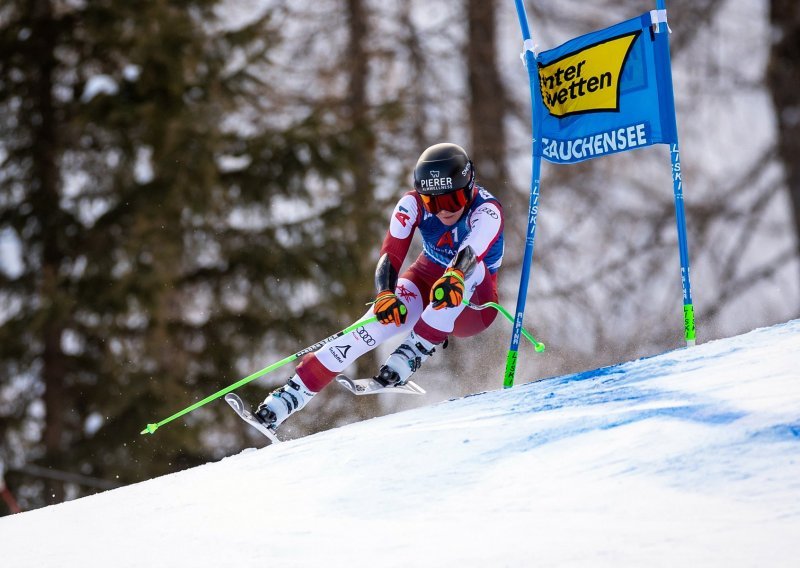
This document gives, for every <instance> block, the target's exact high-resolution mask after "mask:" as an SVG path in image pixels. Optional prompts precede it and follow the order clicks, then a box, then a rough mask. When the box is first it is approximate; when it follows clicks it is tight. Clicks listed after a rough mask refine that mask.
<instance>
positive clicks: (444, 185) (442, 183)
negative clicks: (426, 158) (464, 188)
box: [420, 170, 453, 189]
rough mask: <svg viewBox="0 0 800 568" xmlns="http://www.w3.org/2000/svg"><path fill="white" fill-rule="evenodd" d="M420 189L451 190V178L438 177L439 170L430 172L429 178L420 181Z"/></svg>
mask: <svg viewBox="0 0 800 568" xmlns="http://www.w3.org/2000/svg"><path fill="white" fill-rule="evenodd" d="M420 185H422V189H453V178H451V177H439V170H431V177H430V178H428V179H423V180H420Z"/></svg>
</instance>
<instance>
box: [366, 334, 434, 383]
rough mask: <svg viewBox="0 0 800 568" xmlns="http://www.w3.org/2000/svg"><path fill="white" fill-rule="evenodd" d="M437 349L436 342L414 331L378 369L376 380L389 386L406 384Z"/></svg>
mask: <svg viewBox="0 0 800 568" xmlns="http://www.w3.org/2000/svg"><path fill="white" fill-rule="evenodd" d="M435 350H436V345H435V344H434V343H431V342H430V341H428V340H427V339H423V338H421V337H420V336H418V335H417V334H416V333H414V332H413V331H412V332H411V333H410V334H409V335H408V337H406V338H405V340H404V341H403V343H401V344H400V345H399V346H398V347H397V349H395V350H394V352H393V353H392V354H391V355H389V358H388V359H387V360H386V363H384V364H383V365H382V366H381V368H380V369H379V370H378V374H377V375H376V376H375V380H376V381H378V382H379V383H382V384H383V385H385V386H387V387H393V386H399V385H404V384H405V383H406V382H408V379H409V378H411V375H413V374H414V372H416V371H417V369H419V368H420V367H421V366H422V363H424V362H425V360H426V359H427V358H428V357H430V356H431V355H433V352H434V351H435Z"/></svg>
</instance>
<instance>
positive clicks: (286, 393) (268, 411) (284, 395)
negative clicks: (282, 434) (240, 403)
mask: <svg viewBox="0 0 800 568" xmlns="http://www.w3.org/2000/svg"><path fill="white" fill-rule="evenodd" d="M315 394H316V393H314V392H311V391H310V390H308V387H306V385H304V384H303V381H302V379H300V377H298V376H297V375H295V376H293V377H292V378H291V379H289V381H288V382H287V383H286V385H284V386H282V387H281V388H279V389H276V390H274V391H272V392H271V393H270V394H269V396H268V397H267V398H265V399H264V402H262V403H261V404H260V405H259V406H258V408H257V409H256V411H255V417H256V419H257V420H258V421H259V422H261V423H262V424H264V425H265V426H266V427H267V428H270V429H271V430H273V431H274V430H275V429H276V428H277V427H278V426H280V424H281V423H282V422H283V421H284V420H286V419H287V418H288V417H289V415H290V414H292V413H293V412H297V411H298V410H300V409H301V408H303V407H304V406H305V405H306V404H308V401H309V400H311V398H312V397H313V396H314V395H315Z"/></svg>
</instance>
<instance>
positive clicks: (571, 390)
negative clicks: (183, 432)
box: [0, 320, 800, 568]
mask: <svg viewBox="0 0 800 568" xmlns="http://www.w3.org/2000/svg"><path fill="white" fill-rule="evenodd" d="M521 357H523V358H525V359H528V360H529V361H530V363H531V364H535V355H533V354H526V353H523V354H522V355H521ZM522 378H523V379H524V375H523V376H522ZM444 379H446V377H433V376H426V375H425V374H424V371H423V372H421V373H420V377H419V382H421V383H423V384H424V383H425V382H426V381H434V380H444ZM331 388H336V387H335V386H334V387H331ZM358 403H359V399H354V400H353V404H358ZM219 404H224V402H220V403H219ZM313 411H314V407H313V406H311V407H309V408H308V409H307V410H305V411H304V412H313ZM242 427H243V428H245V427H247V426H246V425H245V424H244V423H242ZM156 436H158V434H156ZM0 543H2V545H1V546H0V548H1V549H2V554H1V555H0V565H2V566H3V567H9V568H12V567H13V568H18V567H32V568H33V567H35V568H47V567H77V568H89V567H107V566H113V567H114V568H128V567H130V568H134V567H136V568H140V567H148V568H152V567H162V566H163V567H177V566H191V567H192V568H202V567H209V568H210V567H214V568H217V567H220V566H235V565H246V566H275V567H278V566H280V567H286V566H343V567H345V566H346V567H351V566H365V567H367V566H369V567H371V568H373V567H376V566H381V567H383V566H403V567H409V566H414V567H416V566H436V567H444V566H492V567H495V566H593V567H594V566H614V567H618V566H637V567H638V566H724V567H731V566H770V567H781V566H786V567H797V566H800V320H798V321H792V322H789V323H786V324H783V325H779V326H776V327H772V328H768V329H760V330H756V331H753V332H751V333H748V334H745V335H742V336H739V337H735V338H731V339H726V340H720V341H714V342H709V343H706V344H703V345H699V346H697V347H693V348H688V349H680V350H676V351H674V352H670V353H666V354H663V355H660V356H657V357H652V358H648V359H642V360H639V361H633V362H630V363H625V364H621V365H616V366H613V367H607V368H603V369H598V370H595V371H590V372H586V373H581V374H577V375H570V376H565V377H558V378H553V379H548V380H544V381H539V382H535V383H530V384H525V385H521V386H518V387H515V388H513V389H508V390H498V391H494V392H488V393H483V394H480V395H477V396H471V397H467V398H463V399H460V400H454V401H450V402H445V403H441V404H436V405H433V406H429V407H426V408H419V409H416V410H412V411H407V412H402V413H398V414H395V415H392V416H386V417H383V418H378V419H374V420H369V421H365V422H360V423H358V424H353V425H350V426H346V427H343V428H338V429H335V430H330V431H327V432H324V433H321V434H317V435H314V436H309V437H306V438H302V439H298V440H294V441H291V442H285V443H283V444H279V445H276V446H266V447H263V448H261V449H252V448H251V449H247V450H244V451H242V452H241V453H240V454H238V455H234V456H231V457H228V458H225V459H223V460H222V461H220V462H217V463H210V464H207V465H204V466H202V467H197V468H194V469H190V470H187V471H184V472H181V473H176V474H173V475H167V476H164V477H161V478H157V479H153V480H150V481H147V482H144V483H139V484H136V485H132V486H128V487H124V488H121V489H116V490H113V491H108V492H105V493H102V494H99V495H95V496H92V497H87V498H83V499H78V500H75V501H72V502H68V503H65V504H61V505H57V506H52V507H46V508H44V509H39V510H35V511H31V512H27V513H22V514H18V515H14V516H10V517H5V518H2V519H0Z"/></svg>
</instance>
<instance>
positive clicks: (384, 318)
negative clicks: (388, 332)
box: [372, 290, 408, 327]
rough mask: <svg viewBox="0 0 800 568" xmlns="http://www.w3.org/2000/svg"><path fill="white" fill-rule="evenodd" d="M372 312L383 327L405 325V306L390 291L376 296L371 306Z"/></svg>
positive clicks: (406, 311)
mask: <svg viewBox="0 0 800 568" xmlns="http://www.w3.org/2000/svg"><path fill="white" fill-rule="evenodd" d="M372 311H373V312H374V313H375V315H376V316H378V321H379V322H381V323H382V324H383V325H388V324H390V323H393V324H395V325H396V326H398V327H399V326H401V325H403V324H404V323H406V315H407V314H408V309H407V308H406V305H405V304H404V303H403V301H402V300H401V299H400V298H398V297H397V295H396V294H395V293H394V292H392V291H391V290H384V291H382V292H380V293H379V294H378V297H377V298H375V303H374V304H373V305H372Z"/></svg>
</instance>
